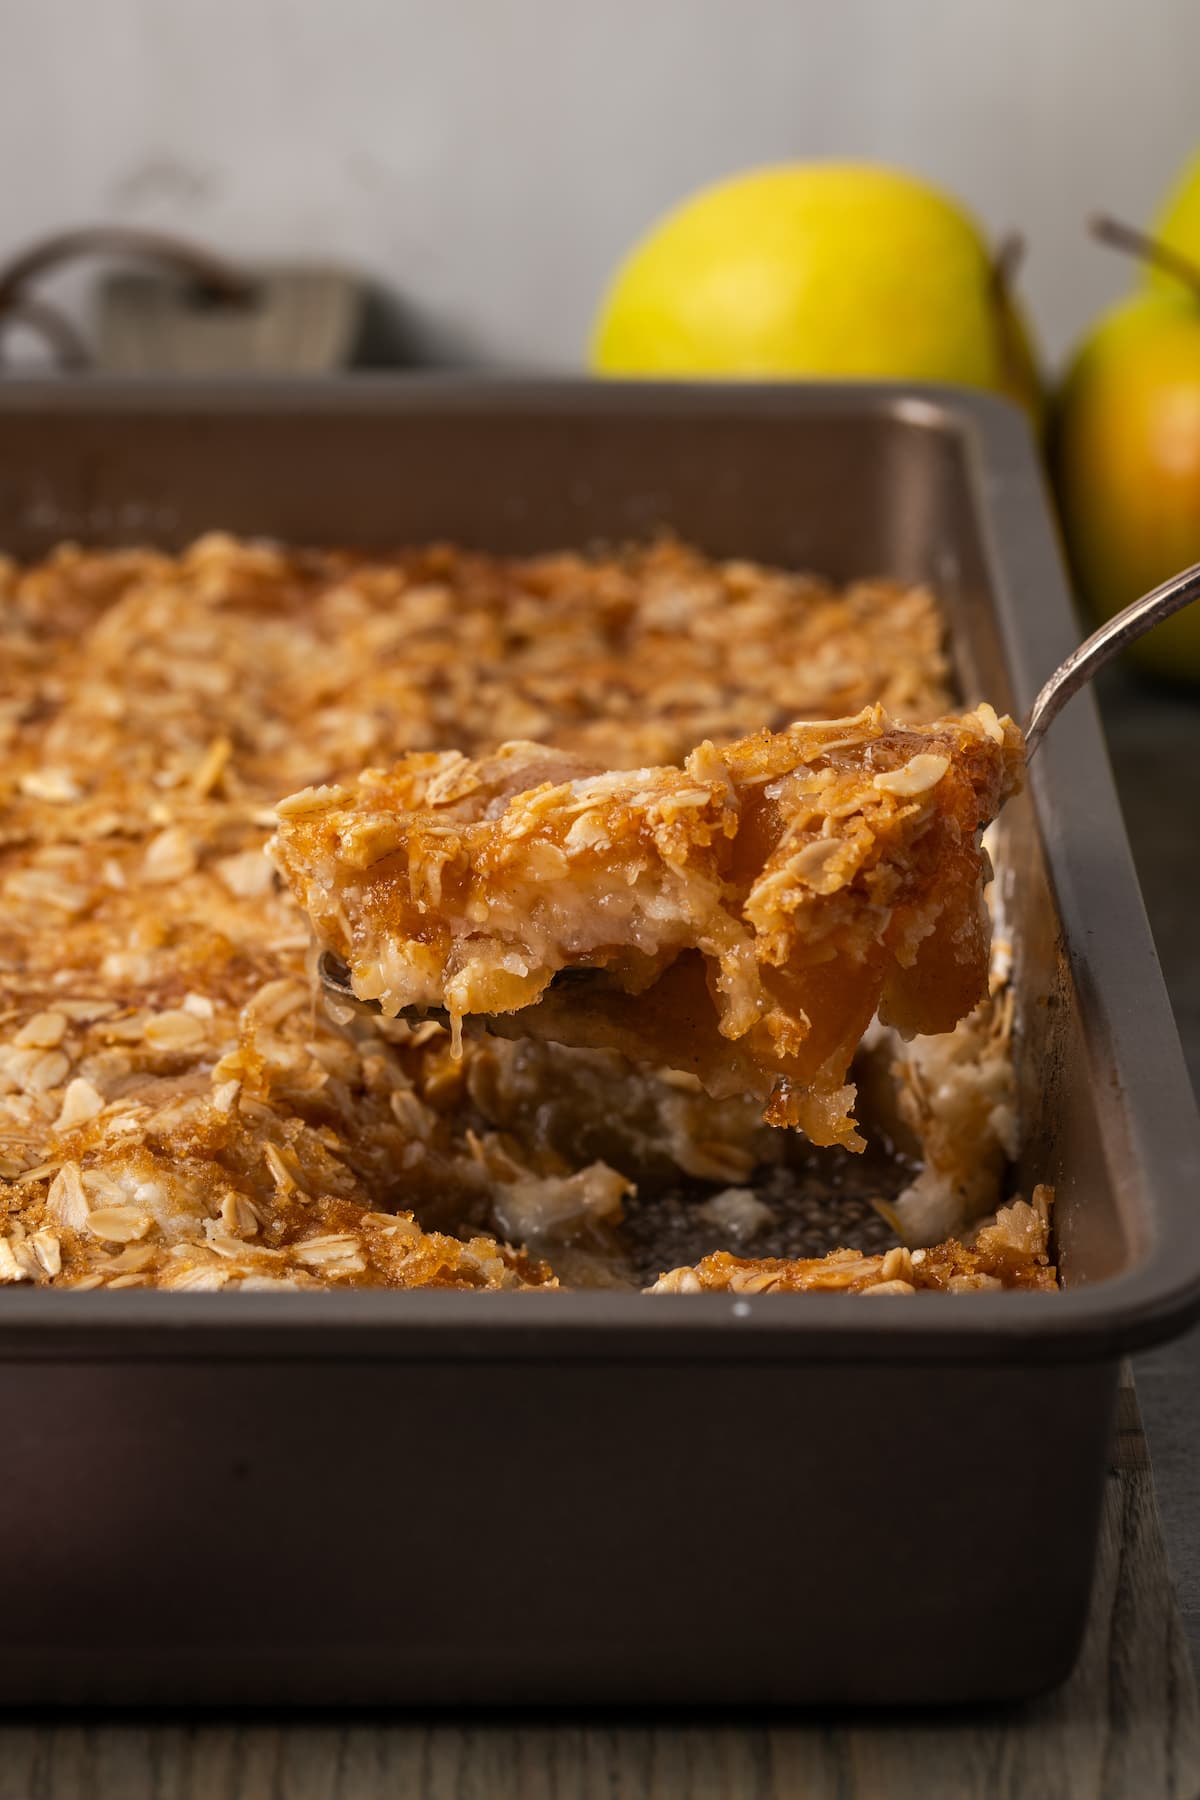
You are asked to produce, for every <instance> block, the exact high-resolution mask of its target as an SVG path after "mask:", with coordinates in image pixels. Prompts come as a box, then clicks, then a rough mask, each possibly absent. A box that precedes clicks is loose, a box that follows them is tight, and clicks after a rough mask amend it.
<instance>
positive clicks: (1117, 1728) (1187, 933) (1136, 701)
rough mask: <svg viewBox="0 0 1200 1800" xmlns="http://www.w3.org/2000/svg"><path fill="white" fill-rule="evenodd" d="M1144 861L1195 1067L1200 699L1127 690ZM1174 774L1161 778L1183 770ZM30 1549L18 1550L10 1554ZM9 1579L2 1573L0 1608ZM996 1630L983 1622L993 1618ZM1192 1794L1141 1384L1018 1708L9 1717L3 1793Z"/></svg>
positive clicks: (1181, 1365)
mask: <svg viewBox="0 0 1200 1800" xmlns="http://www.w3.org/2000/svg"><path fill="white" fill-rule="evenodd" d="M1107 717H1108V720H1109V726H1110V736H1111V738H1112V741H1113V748H1114V755H1115V762H1116V768H1117V774H1118V777H1119V779H1120V783H1121V790H1122V797H1123V799H1124V801H1125V806H1126V813H1127V817H1128V820H1129V825H1130V831H1131V836H1132V838H1133V843H1134V850H1135V853H1136V855H1137V858H1138V863H1139V869H1140V872H1141V875H1142V880H1143V886H1144V890H1145V893H1146V899H1147V905H1148V908H1149V911H1150V915H1151V921H1152V923H1153V925H1154V928H1155V932H1156V935H1157V937H1158V941H1159V949H1160V953H1161V955H1162V958H1163V964H1164V969H1165V971H1166V974H1167V979H1168V983H1169V985H1170V987H1171V991H1172V998H1173V999H1174V1001H1175V1005H1176V1012H1177V1015H1178V1017H1179V1021H1180V1025H1181V1027H1182V1030H1183V1035H1184V1041H1185V1048H1186V1049H1187V1050H1188V1052H1189V1056H1190V1060H1191V1063H1192V1068H1193V1073H1194V1074H1195V1073H1200V934H1198V933H1197V932H1196V930H1195V926H1194V922H1193V921H1194V912H1195V904H1194V898H1193V897H1194V895H1195V893H1196V892H1197V884H1200V833H1198V832H1197V830H1196V828H1195V826H1193V829H1192V831H1191V833H1190V834H1189V833H1188V832H1186V831H1183V832H1181V831H1180V828H1179V825H1180V820H1181V819H1182V820H1185V821H1186V820H1187V819H1188V818H1189V817H1190V818H1191V819H1192V820H1194V821H1200V705H1197V704H1194V703H1193V704H1190V705H1189V704H1188V703H1186V702H1184V701H1170V700H1164V699H1162V698H1161V697H1156V696H1153V695H1149V694H1147V693H1146V692H1144V691H1139V690H1137V689H1136V688H1133V687H1131V686H1130V685H1129V684H1128V683H1126V682H1122V681H1121V680H1120V679H1118V680H1117V681H1116V682H1115V683H1112V684H1110V685H1109V687H1108V690H1107ZM1164 771H1169V772H1170V779H1169V781H1167V780H1164ZM1138 1379H1139V1383H1140V1386H1141V1389H1142V1391H1143V1392H1144V1394H1145V1396H1146V1407H1147V1411H1148V1414H1149V1418H1150V1427H1151V1431H1150V1438H1151V1447H1152V1449H1153V1452H1154V1455H1155V1457H1156V1459H1157V1462H1158V1465H1159V1474H1160V1484H1161V1486H1162V1494H1163V1510H1164V1512H1165V1514H1166V1517H1167V1523H1168V1528H1169V1538H1170V1542H1171V1550H1172V1557H1173V1561H1174V1569H1175V1575H1176V1578H1177V1579H1178V1580H1179V1581H1180V1583H1181V1585H1182V1589H1183V1616H1184V1617H1186V1618H1187V1619H1188V1621H1189V1623H1192V1624H1193V1626H1194V1639H1195V1642H1196V1644H1197V1647H1198V1648H1200V1405H1197V1403H1196V1401H1195V1399H1194V1398H1193V1397H1194V1396H1195V1395H1196V1394H1197V1393H1200V1334H1193V1335H1192V1336H1191V1337H1190V1338H1186V1339H1183V1340H1181V1341H1180V1343H1179V1344H1178V1345H1172V1346H1167V1347H1165V1348H1164V1349H1163V1350H1161V1351H1158V1352H1155V1353H1152V1355H1151V1356H1150V1357H1148V1358H1145V1359H1142V1360H1141V1361H1140V1363H1139V1376H1138ZM7 1553H8V1554H20V1549H19V1546H9V1547H7ZM1030 1553H1031V1554H1032V1555H1035V1556H1036V1555H1037V1554H1038V1547H1037V1545H1036V1544H1034V1545H1032V1546H1031V1552H1030ZM2 1605H3V1583H2V1578H0V1606H2ZM981 1628H982V1629H986V1625H984V1626H982V1627H981ZM393 1795H395V1796H404V1797H405V1800H409V1797H410V1796H411V1800H509V1797H510V1796H511V1797H513V1800H516V1797H517V1796H519V1797H520V1800H634V1797H635V1796H637V1797H641V1796H649V1795H655V1796H657V1795H665V1796H671V1797H674V1796H696V1797H697V1800H783V1797H785V1796H786V1797H787V1800H834V1797H835V1796H836V1800H860V1797H861V1800H983V1797H984V1796H987V1797H988V1800H1008V1797H1011V1800H1194V1797H1195V1796H1197V1795H1200V1710H1198V1707H1197V1696H1196V1687H1195V1683H1194V1678H1193V1673H1192V1665H1191V1660H1190V1658H1189V1655H1188V1648H1187V1642H1186V1638H1185V1635H1184V1630H1183V1624H1182V1622H1181V1610H1180V1606H1179V1603H1178V1599H1177V1595H1176V1591H1175V1588H1174V1586H1173V1584H1172V1579H1171V1573H1170V1571H1169V1570H1168V1566H1167V1559H1166V1554H1165V1551H1164V1542H1163V1535H1162V1532H1161V1530H1160V1520H1159V1508H1158V1505H1157V1502H1156V1496H1155V1487H1154V1482H1153V1480H1152V1477H1151V1472H1150V1466H1149V1460H1148V1457H1147V1451H1146V1442H1145V1438H1144V1437H1143V1433H1142V1427H1141V1421H1140V1417H1139V1413H1138V1408H1137V1404H1136V1402H1135V1399H1134V1394H1133V1390H1132V1388H1128V1387H1127V1388H1126V1389H1124V1390H1123V1393H1122V1408H1121V1414H1120V1421H1119V1429H1118V1433H1117V1439H1116V1442H1115V1444H1114V1450H1113V1458H1112V1467H1111V1470H1110V1473H1109V1476H1108V1482H1107V1489H1106V1493H1105V1503H1104V1515H1103V1523H1102V1528H1101V1542H1100V1556H1099V1567H1098V1572H1097V1580H1096V1586H1095V1592H1094V1594H1093V1599H1092V1611H1091V1616H1090V1622H1089V1626H1088V1631H1087V1637H1086V1640H1085V1643H1084V1648H1083V1653H1082V1656H1081V1657H1080V1661H1079V1664H1078V1666H1077V1668H1076V1670H1075V1673H1074V1675H1073V1676H1072V1678H1071V1680H1070V1681H1069V1682H1068V1683H1067V1684H1066V1686H1065V1687H1063V1688H1062V1689H1060V1690H1059V1691H1058V1692H1057V1693H1056V1694H1053V1695H1050V1696H1048V1697H1047V1698H1046V1699H1044V1700H1041V1701H1039V1702H1037V1703H1035V1704H1033V1705H1030V1706H1028V1707H1024V1708H1021V1709H1018V1710H1014V1709H1011V1708H1010V1709H1004V1710H1000V1709H997V1710H996V1711H994V1712H991V1713H971V1714H963V1713H931V1714H924V1715H919V1716H914V1715H911V1714H909V1715H900V1716H887V1717H870V1718H866V1717H847V1716H843V1717H836V1718H835V1717H822V1718H816V1717H788V1716H776V1717H772V1718H754V1717H747V1716H745V1715H742V1716H740V1717H734V1718H731V1717H720V1718H715V1717H712V1716H708V1717H704V1718H698V1717H688V1718H669V1719H666V1718H654V1719H650V1718H636V1717H619V1718H618V1717H608V1716H605V1717H589V1718H580V1717H575V1718H566V1719H564V1718H529V1717H522V1718H519V1719H513V1718H497V1717H490V1718H483V1717H455V1718H446V1719H444V1720H438V1721H434V1720H431V1719H427V1718H426V1719H420V1718H406V1717H404V1716H398V1715H386V1716H379V1715H375V1716H372V1717H367V1718H351V1717H346V1716H338V1717H336V1718H329V1719H319V1720H309V1721H301V1720H297V1719H292V1718H288V1719H265V1718H260V1717H255V1718H245V1719H243V1720H239V1721H237V1722H233V1721H231V1720H229V1719H227V1718H226V1719H214V1720H212V1721H208V1720H205V1719H201V1718H197V1717H190V1718H187V1719H166V1718H155V1719H129V1718H122V1719H120V1720H113V1719H112V1718H110V1717H103V1718H93V1719H77V1718H49V1717H48V1718H46V1719H44V1720H40V1721H30V1720H27V1719H26V1720H20V1721H17V1720H12V1721H9V1722H7V1723H0V1800H376V1797H385V1796H393Z"/></svg>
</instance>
